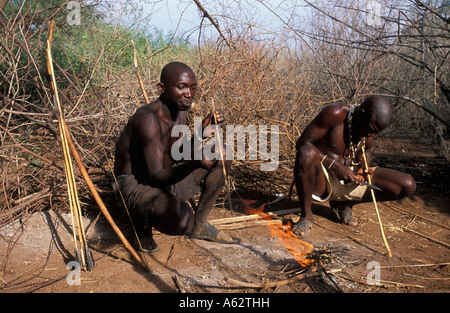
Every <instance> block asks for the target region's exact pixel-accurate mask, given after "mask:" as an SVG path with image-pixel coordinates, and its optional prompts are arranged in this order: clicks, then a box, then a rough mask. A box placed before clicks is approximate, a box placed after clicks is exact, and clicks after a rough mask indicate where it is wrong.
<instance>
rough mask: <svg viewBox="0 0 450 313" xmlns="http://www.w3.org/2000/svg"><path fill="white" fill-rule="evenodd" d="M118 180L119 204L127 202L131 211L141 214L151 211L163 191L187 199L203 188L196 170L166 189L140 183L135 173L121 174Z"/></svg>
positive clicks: (144, 214) (116, 191)
mask: <svg viewBox="0 0 450 313" xmlns="http://www.w3.org/2000/svg"><path fill="white" fill-rule="evenodd" d="M116 180H117V184H118V185H119V188H117V184H116V183H113V189H114V194H115V197H116V202H117V206H118V207H121V208H123V206H124V202H125V205H126V207H127V209H128V210H129V212H130V213H134V214H138V215H141V216H146V215H147V214H148V213H149V212H150V211H151V209H152V207H153V201H154V200H155V198H156V197H157V196H158V195H159V194H160V193H161V192H170V193H172V194H173V195H175V196H176V197H178V198H180V199H181V200H182V201H187V200H189V199H191V198H192V197H193V196H194V195H196V194H197V193H198V192H199V191H200V190H201V187H200V182H199V181H198V179H197V178H196V176H195V171H194V172H193V173H191V174H189V175H188V176H186V177H185V178H184V179H183V180H182V181H180V182H178V183H176V184H175V185H172V186H170V187H168V188H166V189H159V188H155V187H150V186H148V185H143V184H140V183H139V182H138V181H137V180H136V178H135V177H134V175H120V176H118V177H116ZM119 189H120V192H119ZM122 197H123V199H122Z"/></svg>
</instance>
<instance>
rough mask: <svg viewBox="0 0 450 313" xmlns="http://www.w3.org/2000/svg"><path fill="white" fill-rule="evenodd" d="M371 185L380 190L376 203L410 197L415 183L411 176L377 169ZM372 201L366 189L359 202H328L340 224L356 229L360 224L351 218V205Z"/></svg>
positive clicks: (376, 193) (385, 169) (376, 194)
mask: <svg viewBox="0 0 450 313" xmlns="http://www.w3.org/2000/svg"><path fill="white" fill-rule="evenodd" d="M372 184H373V185H375V186H377V187H379V188H381V191H375V199H376V200H377V201H390V200H397V199H401V198H406V197H409V196H411V195H412V194H413V193H414V192H415V190H416V183H415V181H414V179H413V178H412V177H411V175H409V174H405V173H402V172H399V171H395V170H392V169H387V168H377V169H376V170H375V173H374V175H373V177H372ZM372 201H373V199H372V195H371V192H370V189H369V188H367V191H366V192H365V193H364V196H363V197H362V199H361V200H360V201H330V206H331V207H332V208H333V209H337V210H338V215H339V217H340V218H341V221H342V223H344V224H346V225H350V226H355V227H356V226H359V225H360V223H359V222H358V220H357V219H356V218H355V217H353V214H352V208H353V205H355V204H357V203H364V202H372Z"/></svg>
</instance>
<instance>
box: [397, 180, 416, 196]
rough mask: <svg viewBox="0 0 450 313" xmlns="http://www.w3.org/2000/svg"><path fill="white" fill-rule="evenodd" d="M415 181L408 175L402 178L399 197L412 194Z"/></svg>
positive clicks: (414, 188) (414, 190) (414, 189)
mask: <svg viewBox="0 0 450 313" xmlns="http://www.w3.org/2000/svg"><path fill="white" fill-rule="evenodd" d="M416 188H417V185H416V182H415V181H414V178H412V176H410V175H408V176H407V177H406V178H405V179H404V180H403V189H402V191H401V194H400V197H402V198H406V197H409V196H411V195H413V194H414V192H416Z"/></svg>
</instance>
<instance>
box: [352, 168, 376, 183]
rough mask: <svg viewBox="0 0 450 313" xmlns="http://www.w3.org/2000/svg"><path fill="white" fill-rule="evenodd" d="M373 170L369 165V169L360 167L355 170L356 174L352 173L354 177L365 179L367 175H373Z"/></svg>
mask: <svg viewBox="0 0 450 313" xmlns="http://www.w3.org/2000/svg"><path fill="white" fill-rule="evenodd" d="M373 173H374V171H373V169H371V168H370V167H369V169H365V170H363V169H362V168H359V169H358V171H357V172H356V175H354V178H356V179H359V180H361V181H364V182H365V181H367V175H373ZM355 183H356V184H358V185H361V184H360V183H358V182H355Z"/></svg>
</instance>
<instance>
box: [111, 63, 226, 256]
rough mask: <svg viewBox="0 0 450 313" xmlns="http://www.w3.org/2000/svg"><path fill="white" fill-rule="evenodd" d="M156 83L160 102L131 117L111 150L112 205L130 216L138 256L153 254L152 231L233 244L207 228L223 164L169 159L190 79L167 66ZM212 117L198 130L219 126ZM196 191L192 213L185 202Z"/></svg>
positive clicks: (219, 117)
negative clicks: (197, 196) (115, 184)
mask: <svg viewBox="0 0 450 313" xmlns="http://www.w3.org/2000/svg"><path fill="white" fill-rule="evenodd" d="M160 80H161V81H160V83H159V84H158V89H159V91H160V97H159V98H158V99H157V100H155V101H153V102H151V103H149V104H146V105H144V106H142V107H140V108H139V109H138V110H137V111H136V112H135V113H134V115H133V116H131V117H130V119H129V121H128V123H127V125H126V126H125V128H124V130H123V132H122V134H121V135H120V137H119V139H118V141H117V144H116V152H115V164H114V174H115V176H116V179H117V182H118V187H119V188H117V187H116V188H115V193H116V199H117V201H118V202H119V204H122V202H124V204H125V205H126V208H127V210H128V211H129V212H130V215H131V218H132V222H133V225H134V228H135V230H136V233H137V240H136V246H137V248H138V249H139V250H141V251H143V252H154V251H157V250H158V247H157V245H156V243H155V241H154V240H153V236H152V227H154V228H155V229H157V230H159V231H160V232H162V233H165V234H169V235H182V234H185V233H188V234H189V235H190V236H191V237H194V238H199V239H206V240H213V241H217V242H223V243H232V242H234V241H233V239H232V238H231V237H230V236H228V235H227V234H226V233H224V232H222V231H219V230H217V229H216V228H214V227H213V226H212V225H210V224H209V223H207V221H208V216H209V213H210V211H211V209H212V208H213V206H214V203H215V201H216V199H217V197H218V196H219V194H220V192H221V190H222V187H223V186H224V184H225V180H224V174H223V169H222V166H223V165H222V161H217V160H207V159H206V158H204V157H203V158H202V159H201V160H193V158H192V160H187V161H182V162H178V163H175V162H174V161H173V159H172V157H171V147H172V145H173V144H174V142H176V140H177V139H179V138H174V137H171V131H172V128H173V127H174V126H175V125H181V124H186V116H187V110H188V109H189V108H190V107H191V104H192V100H193V98H194V96H195V93H196V88H197V80H196V77H195V74H194V72H193V71H192V69H191V68H189V67H188V66H187V65H186V64H183V63H180V62H172V63H169V64H167V65H166V66H165V67H164V68H163V70H162V72H161V79H160ZM215 113H216V114H214V115H213V112H211V113H210V114H209V115H208V116H207V117H206V118H205V119H204V120H203V125H202V126H203V127H206V126H207V125H210V124H212V123H217V124H218V125H219V126H222V125H223V123H224V120H225V119H224V116H223V114H221V113H220V112H219V111H216V112H215ZM213 116H215V118H213ZM225 166H226V168H227V169H229V168H230V166H231V161H225ZM119 190H120V192H119ZM200 190H201V197H200V201H199V204H198V206H197V208H196V210H197V211H196V212H195V213H194V212H193V211H192V209H191V207H190V206H189V205H188V204H187V203H186V201H187V200H189V199H191V198H192V197H193V196H194V195H195V194H197V193H198V192H199V191H200ZM122 199H123V200H122Z"/></svg>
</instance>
